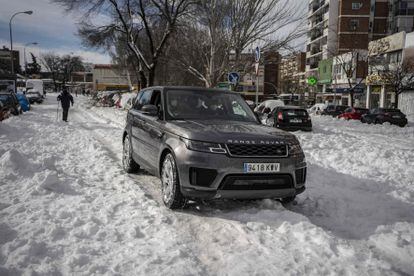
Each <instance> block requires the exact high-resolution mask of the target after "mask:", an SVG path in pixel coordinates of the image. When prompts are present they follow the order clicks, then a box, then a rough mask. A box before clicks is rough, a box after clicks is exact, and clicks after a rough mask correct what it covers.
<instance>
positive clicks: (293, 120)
mask: <svg viewBox="0 0 414 276" xmlns="http://www.w3.org/2000/svg"><path fill="white" fill-rule="evenodd" d="M289 121H290V122H291V123H302V120H300V119H290V120H289Z"/></svg>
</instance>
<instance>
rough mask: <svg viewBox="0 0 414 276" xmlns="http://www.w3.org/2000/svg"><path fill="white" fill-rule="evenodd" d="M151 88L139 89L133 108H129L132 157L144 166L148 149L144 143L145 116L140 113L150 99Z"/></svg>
mask: <svg viewBox="0 0 414 276" xmlns="http://www.w3.org/2000/svg"><path fill="white" fill-rule="evenodd" d="M151 96H152V90H143V91H141V92H140V93H139V94H138V96H137V99H136V101H135V103H134V106H133V108H132V109H131V110H130V112H129V114H130V116H131V118H130V120H131V121H130V124H131V130H130V131H131V143H132V149H133V157H134V158H136V160H139V161H138V162H139V163H140V164H142V165H143V166H144V167H146V168H148V166H149V162H148V157H147V154H148V151H147V146H146V144H147V143H148V139H147V137H146V133H145V131H144V125H145V118H144V116H143V114H142V110H141V109H142V107H143V106H144V105H147V104H149V103H150V101H151Z"/></svg>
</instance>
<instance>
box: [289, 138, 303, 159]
mask: <svg viewBox="0 0 414 276" xmlns="http://www.w3.org/2000/svg"><path fill="white" fill-rule="evenodd" d="M289 140H290V141H289V155H290V156H293V157H302V158H305V154H304V153H303V150H302V147H301V146H300V143H299V140H298V139H297V138H296V137H295V136H293V137H292V138H291V139H289Z"/></svg>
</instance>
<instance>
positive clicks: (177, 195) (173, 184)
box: [161, 153, 187, 209]
mask: <svg viewBox="0 0 414 276" xmlns="http://www.w3.org/2000/svg"><path fill="white" fill-rule="evenodd" d="M161 186H162V200H163V201H164V204H165V206H167V207H168V208H170V209H179V208H184V207H185V204H186V202H187V200H186V198H185V197H184V196H183V195H182V193H181V190H180V181H179V178H178V173H177V165H176V163H175V159H174V157H173V155H172V154H171V153H168V154H167V155H166V156H165V158H164V160H163V162H162V168H161Z"/></svg>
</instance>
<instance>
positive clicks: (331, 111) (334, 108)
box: [321, 105, 349, 117]
mask: <svg viewBox="0 0 414 276" xmlns="http://www.w3.org/2000/svg"><path fill="white" fill-rule="evenodd" d="M348 108H349V106H347V105H328V106H327V107H326V108H325V109H324V110H322V113H321V115H330V116H332V117H338V116H339V115H341V114H342V113H344V112H345V110H346V109H348Z"/></svg>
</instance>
